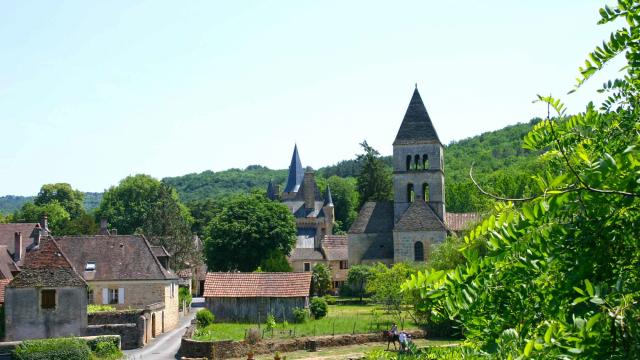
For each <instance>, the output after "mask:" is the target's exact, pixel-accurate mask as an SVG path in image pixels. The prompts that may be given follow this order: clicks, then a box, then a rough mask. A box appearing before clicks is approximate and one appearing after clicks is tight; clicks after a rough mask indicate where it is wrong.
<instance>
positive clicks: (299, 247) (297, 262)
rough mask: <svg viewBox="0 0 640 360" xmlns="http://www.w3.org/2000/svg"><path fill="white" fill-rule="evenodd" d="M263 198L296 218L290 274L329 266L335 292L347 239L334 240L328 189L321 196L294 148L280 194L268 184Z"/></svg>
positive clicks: (344, 263)
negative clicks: (288, 211)
mask: <svg viewBox="0 0 640 360" xmlns="http://www.w3.org/2000/svg"><path fill="white" fill-rule="evenodd" d="M267 197H268V198H269V199H271V200H274V201H278V200H279V201H281V202H282V203H283V204H285V205H287V207H288V208H289V210H290V211H291V213H292V214H293V216H294V217H295V219H296V229H297V234H296V245H295V247H294V248H293V250H292V252H291V254H290V256H289V258H288V260H289V263H290V264H291V267H292V268H293V271H298V272H305V271H311V270H312V269H313V266H314V265H315V264H317V263H323V264H326V265H329V267H330V268H331V276H332V284H333V287H334V290H335V289H337V288H338V287H339V286H340V285H341V284H342V283H343V282H344V281H345V279H346V275H344V272H345V270H347V269H348V268H349V264H348V256H347V244H346V242H347V238H346V237H334V235H333V226H334V222H335V213H334V205H333V199H332V197H331V189H330V188H329V187H328V186H327V189H326V191H325V194H324V197H323V196H322V195H321V194H320V190H319V189H318V185H317V184H316V180H315V173H314V172H313V170H311V169H307V170H306V171H305V170H303V167H302V162H301V160H300V154H299V153H298V146H297V145H295V146H294V148H293V155H292V157H291V164H290V165H289V174H288V177H287V183H286V186H285V188H284V191H282V192H280V189H279V188H278V186H276V185H274V184H273V182H271V181H270V182H269V184H268V186H267ZM337 247H341V248H342V250H337V249H336V248H337ZM328 248H331V250H330V251H329V250H328Z"/></svg>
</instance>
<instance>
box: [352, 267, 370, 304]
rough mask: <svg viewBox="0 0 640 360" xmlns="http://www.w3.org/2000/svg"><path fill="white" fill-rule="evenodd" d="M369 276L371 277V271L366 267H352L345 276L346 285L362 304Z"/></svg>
mask: <svg viewBox="0 0 640 360" xmlns="http://www.w3.org/2000/svg"><path fill="white" fill-rule="evenodd" d="M369 276H371V269H370V267H369V266H367V265H353V266H351V268H350V269H349V273H348V274H347V283H348V284H349V286H351V288H352V289H353V290H354V292H355V293H356V294H357V296H359V297H360V302H362V298H363V296H364V293H365V291H364V290H365V285H366V284H367V280H368V279H369Z"/></svg>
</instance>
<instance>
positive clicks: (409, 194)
mask: <svg viewBox="0 0 640 360" xmlns="http://www.w3.org/2000/svg"><path fill="white" fill-rule="evenodd" d="M415 199H416V192H415V191H414V189H413V184H408V185H407V202H413V201H414V200H415Z"/></svg>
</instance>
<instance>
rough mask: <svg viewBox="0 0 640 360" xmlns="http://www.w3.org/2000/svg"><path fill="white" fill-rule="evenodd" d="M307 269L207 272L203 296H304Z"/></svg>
mask: <svg viewBox="0 0 640 360" xmlns="http://www.w3.org/2000/svg"><path fill="white" fill-rule="evenodd" d="M310 287H311V272H304V273H283V272H277V273H276V272H263V273H220V272H217V273H208V274H207V279H206V280H205V282H204V297H232V298H236V297H242V298H249V297H251V298H253V297H275V298H289V297H304V296H309V290H310Z"/></svg>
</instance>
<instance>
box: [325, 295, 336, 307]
mask: <svg viewBox="0 0 640 360" xmlns="http://www.w3.org/2000/svg"><path fill="white" fill-rule="evenodd" d="M324 300H325V301H326V302H327V304H328V305H335V304H336V298H335V296H331V295H325V296H324Z"/></svg>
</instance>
